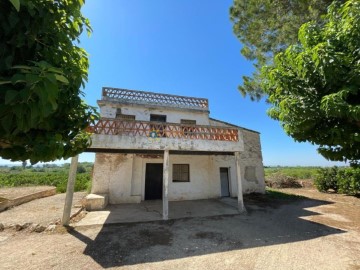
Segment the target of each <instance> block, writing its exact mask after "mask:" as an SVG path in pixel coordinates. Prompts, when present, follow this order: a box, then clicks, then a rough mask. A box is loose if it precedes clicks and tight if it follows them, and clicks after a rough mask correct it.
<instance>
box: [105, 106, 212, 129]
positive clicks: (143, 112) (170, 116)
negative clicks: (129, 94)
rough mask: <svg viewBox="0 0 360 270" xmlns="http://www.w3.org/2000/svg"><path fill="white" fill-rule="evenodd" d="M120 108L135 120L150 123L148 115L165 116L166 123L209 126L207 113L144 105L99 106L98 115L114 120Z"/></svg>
mask: <svg viewBox="0 0 360 270" xmlns="http://www.w3.org/2000/svg"><path fill="white" fill-rule="evenodd" d="M117 108H121V113H123V114H130V115H135V120H138V121H150V114H161V115H166V122H168V123H180V120H181V119H188V120H196V124H197V125H209V112H208V111H201V110H194V109H179V108H161V107H158V108H156V107H145V106H144V105H136V104H134V105H132V106H130V105H122V104H119V105H115V104H106V105H102V106H100V115H101V117H105V118H115V116H116V109H117Z"/></svg>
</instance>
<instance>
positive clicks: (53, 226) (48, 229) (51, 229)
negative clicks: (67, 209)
mask: <svg viewBox="0 0 360 270" xmlns="http://www.w3.org/2000/svg"><path fill="white" fill-rule="evenodd" d="M55 229H56V225H55V224H51V225H49V226H47V228H46V229H45V232H53V231H55Z"/></svg>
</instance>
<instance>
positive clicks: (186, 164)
mask: <svg viewBox="0 0 360 270" xmlns="http://www.w3.org/2000/svg"><path fill="white" fill-rule="evenodd" d="M176 166H179V168H180V171H179V172H176V170H175V167H176ZM182 166H186V167H187V171H186V170H183V169H182ZM175 173H177V174H178V175H181V176H180V178H182V176H183V174H184V173H187V177H186V178H187V180H182V179H175ZM172 182H173V183H190V164H188V163H181V164H180V163H176V164H172Z"/></svg>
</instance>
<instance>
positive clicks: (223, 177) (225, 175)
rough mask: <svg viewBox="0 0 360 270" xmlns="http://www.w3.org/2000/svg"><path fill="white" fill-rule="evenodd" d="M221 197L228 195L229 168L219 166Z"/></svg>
mask: <svg viewBox="0 0 360 270" xmlns="http://www.w3.org/2000/svg"><path fill="white" fill-rule="evenodd" d="M220 183H221V197H230V188H229V168H220Z"/></svg>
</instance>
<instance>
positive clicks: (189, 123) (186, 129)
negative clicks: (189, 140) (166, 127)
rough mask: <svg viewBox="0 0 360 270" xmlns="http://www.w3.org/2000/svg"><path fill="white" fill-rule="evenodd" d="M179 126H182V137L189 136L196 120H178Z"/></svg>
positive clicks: (193, 129) (192, 131)
mask: <svg viewBox="0 0 360 270" xmlns="http://www.w3.org/2000/svg"><path fill="white" fill-rule="evenodd" d="M180 124H181V125H183V127H182V131H183V133H184V135H191V134H193V133H194V131H195V127H194V126H195V125H196V120H189V119H180Z"/></svg>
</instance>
